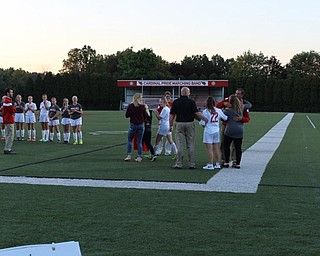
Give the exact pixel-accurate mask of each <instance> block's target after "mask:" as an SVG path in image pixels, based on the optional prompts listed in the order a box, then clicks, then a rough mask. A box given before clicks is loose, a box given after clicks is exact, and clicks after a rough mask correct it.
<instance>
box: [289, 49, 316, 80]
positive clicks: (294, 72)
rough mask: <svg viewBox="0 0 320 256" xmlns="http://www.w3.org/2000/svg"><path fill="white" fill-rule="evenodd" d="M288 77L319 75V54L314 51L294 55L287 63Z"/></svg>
mask: <svg viewBox="0 0 320 256" xmlns="http://www.w3.org/2000/svg"><path fill="white" fill-rule="evenodd" d="M287 73H288V76H290V77H295V76H300V77H306V76H320V54H319V53H318V52H315V51H310V52H302V53H298V54H296V55H294V56H293V57H292V59H291V60H290V62H289V64H288V65H287Z"/></svg>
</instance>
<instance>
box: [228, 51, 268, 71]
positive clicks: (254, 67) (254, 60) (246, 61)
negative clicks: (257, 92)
mask: <svg viewBox="0 0 320 256" xmlns="http://www.w3.org/2000/svg"><path fill="white" fill-rule="evenodd" d="M232 75H233V76H235V77H266V76H267V75H268V58H267V57H265V56H264V55H263V53H262V52H260V53H259V54H256V53H251V51H250V50H249V51H247V52H244V53H243V55H240V56H238V57H237V59H236V60H235V62H234V63H233V65H232Z"/></svg>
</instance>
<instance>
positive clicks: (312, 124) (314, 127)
mask: <svg viewBox="0 0 320 256" xmlns="http://www.w3.org/2000/svg"><path fill="white" fill-rule="evenodd" d="M307 118H308V120H309V122H310V124H311V126H312V127H313V129H316V126H315V125H314V123H313V122H312V121H311V119H310V118H309V116H307Z"/></svg>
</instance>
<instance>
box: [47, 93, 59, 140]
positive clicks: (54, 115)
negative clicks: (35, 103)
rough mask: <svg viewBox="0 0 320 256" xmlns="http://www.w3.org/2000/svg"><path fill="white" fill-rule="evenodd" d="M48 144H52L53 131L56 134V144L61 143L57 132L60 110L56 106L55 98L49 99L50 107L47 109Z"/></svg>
mask: <svg viewBox="0 0 320 256" xmlns="http://www.w3.org/2000/svg"><path fill="white" fill-rule="evenodd" d="M48 115H49V130H50V135H49V142H53V137H54V131H56V134H57V140H58V143H60V142H61V135H60V130H59V115H60V108H59V106H58V105H57V99H56V98H55V97H52V98H51V106H50V108H49V113H48Z"/></svg>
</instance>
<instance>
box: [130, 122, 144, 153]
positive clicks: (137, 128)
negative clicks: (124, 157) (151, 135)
mask: <svg viewBox="0 0 320 256" xmlns="http://www.w3.org/2000/svg"><path fill="white" fill-rule="evenodd" d="M143 133H144V123H142V124H131V123H130V126H129V130H128V147H127V151H128V155H131V152H132V140H133V137H134V135H136V137H137V144H138V156H140V157H142V138H143Z"/></svg>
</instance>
